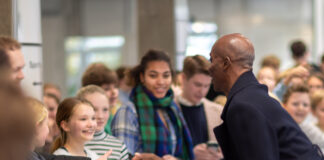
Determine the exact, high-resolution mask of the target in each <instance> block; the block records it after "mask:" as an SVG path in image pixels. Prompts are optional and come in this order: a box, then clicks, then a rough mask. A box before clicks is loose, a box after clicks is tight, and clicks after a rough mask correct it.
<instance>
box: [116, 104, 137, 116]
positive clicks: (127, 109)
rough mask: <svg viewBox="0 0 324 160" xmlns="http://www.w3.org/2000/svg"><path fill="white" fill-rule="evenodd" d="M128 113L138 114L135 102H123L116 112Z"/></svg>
mask: <svg viewBox="0 0 324 160" xmlns="http://www.w3.org/2000/svg"><path fill="white" fill-rule="evenodd" d="M119 112H120V113H119ZM126 113H133V114H136V108H135V105H134V103H133V102H131V101H127V102H125V103H122V105H121V106H120V108H119V109H118V111H117V113H116V114H126Z"/></svg>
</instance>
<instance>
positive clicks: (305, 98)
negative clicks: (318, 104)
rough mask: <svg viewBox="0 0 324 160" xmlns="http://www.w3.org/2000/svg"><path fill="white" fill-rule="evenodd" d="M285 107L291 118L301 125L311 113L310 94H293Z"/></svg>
mask: <svg viewBox="0 0 324 160" xmlns="http://www.w3.org/2000/svg"><path fill="white" fill-rule="evenodd" d="M284 106H285V108H286V110H287V112H288V113H289V114H290V116H291V117H292V118H293V119H294V120H295V121H296V122H297V123H298V124H300V123H301V122H303V121H304V119H305V118H306V116H307V114H308V113H309V112H310V97H309V94H308V93H304V92H293V93H292V94H291V95H290V97H289V98H288V100H287V102H286V103H285V104H284Z"/></svg>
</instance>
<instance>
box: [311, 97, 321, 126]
mask: <svg viewBox="0 0 324 160" xmlns="http://www.w3.org/2000/svg"><path fill="white" fill-rule="evenodd" d="M313 113H314V115H315V116H316V117H317V119H318V124H319V126H320V127H321V129H322V130H324V99H323V100H322V101H321V102H320V103H318V104H317V106H316V108H315V110H314V111H313Z"/></svg>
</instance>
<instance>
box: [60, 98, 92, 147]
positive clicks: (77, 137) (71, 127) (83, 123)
mask: <svg viewBox="0 0 324 160" xmlns="http://www.w3.org/2000/svg"><path fill="white" fill-rule="evenodd" d="M61 126H62V128H63V130H64V131H65V132H66V133H67V139H68V141H75V142H79V143H85V142H86V141H89V140H91V139H92V138H93V134H94V133H95V129H96V127H97V123H96V118H95V112H94V110H93V108H92V107H91V106H90V105H88V104H85V103H82V104H79V105H77V106H75V107H74V109H73V113H72V115H71V117H70V119H69V121H68V122H66V121H63V122H62V123H61Z"/></svg>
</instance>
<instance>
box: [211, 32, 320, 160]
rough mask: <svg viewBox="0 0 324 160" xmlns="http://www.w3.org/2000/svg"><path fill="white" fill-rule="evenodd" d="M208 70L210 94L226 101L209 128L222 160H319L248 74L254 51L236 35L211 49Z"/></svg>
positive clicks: (279, 109)
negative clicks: (217, 122)
mask: <svg viewBox="0 0 324 160" xmlns="http://www.w3.org/2000/svg"><path fill="white" fill-rule="evenodd" d="M210 56H211V62H212V65H211V67H210V69H209V71H210V74H211V75H212V83H213V86H214V90H215V91H222V92H224V93H225V95H226V97H227V102H226V105H225V106H224V110H223V113H222V115H221V118H222V120H223V121H224V122H223V123H222V124H221V125H220V126H217V127H216V128H214V133H215V136H216V138H217V140H218V142H219V144H220V146H221V148H222V151H223V154H224V158H225V159H226V160H288V159H289V160H318V159H323V155H322V154H321V152H320V150H319V149H318V147H317V146H314V145H312V144H311V142H310V141H309V140H308V138H307V137H306V136H305V134H304V133H303V132H302V131H301V129H300V128H299V126H298V125H297V124H296V123H295V121H294V120H293V119H292V118H291V117H290V116H289V114H288V113H287V112H286V111H285V110H284V109H283V108H282V107H281V105H280V104H279V103H278V102H277V101H276V100H274V99H272V98H270V97H269V95H268V89H267V87H266V86H265V85H262V84H260V83H258V81H257V80H256V78H255V76H254V75H253V73H252V66H253V61H254V47H253V45H252V43H251V42H250V41H249V40H248V39H247V38H245V37H244V36H243V35H241V34H229V35H225V36H223V37H221V38H220V39H219V40H218V41H216V43H215V44H214V46H213V48H212V51H211V53H210Z"/></svg>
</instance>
